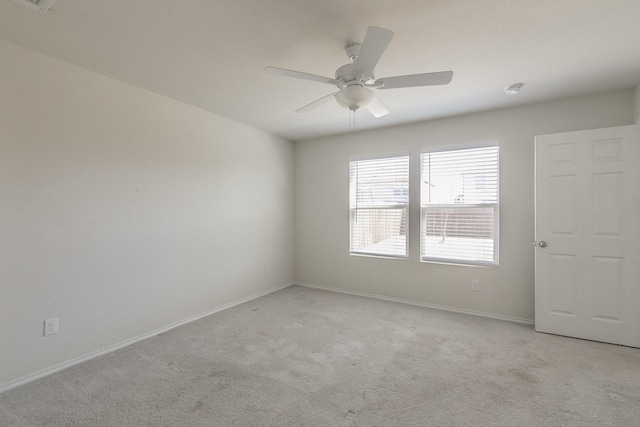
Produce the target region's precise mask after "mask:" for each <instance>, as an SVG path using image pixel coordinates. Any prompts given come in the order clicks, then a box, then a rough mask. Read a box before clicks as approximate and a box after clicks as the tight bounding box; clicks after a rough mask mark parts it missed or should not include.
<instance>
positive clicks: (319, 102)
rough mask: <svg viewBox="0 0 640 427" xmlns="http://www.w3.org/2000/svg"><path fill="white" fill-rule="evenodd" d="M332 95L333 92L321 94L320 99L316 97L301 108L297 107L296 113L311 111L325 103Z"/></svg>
mask: <svg viewBox="0 0 640 427" xmlns="http://www.w3.org/2000/svg"><path fill="white" fill-rule="evenodd" d="M334 95H335V93H330V94H329V95H327V96H323V97H322V98H320V99H316V100H315V101H313V102H312V103H311V104H307V105H305V106H304V107H302V108H298V109H297V110H296V113H306V112H307V111H311V110H313V109H314V108H317V107H319V106H321V105H322V104H326V103H327V102H329V101H330V100H331V97H332V96H334Z"/></svg>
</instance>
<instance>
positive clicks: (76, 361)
mask: <svg viewBox="0 0 640 427" xmlns="http://www.w3.org/2000/svg"><path fill="white" fill-rule="evenodd" d="M292 284H293V283H288V284H285V285H281V286H278V287H276V288H271V289H268V290H266V291H263V292H259V293H257V294H254V295H251V296H248V297H246V298H242V299H239V300H237V301H233V302H230V303H228V304H225V305H222V306H220V307H216V308H213V309H211V310H208V311H206V312H204V313H200V314H196V315H195V316H191V317H189V318H187V319H184V320H180V321H178V322H176V323H172V324H170V325H168V326H164V327H162V328H160V329H156V330H154V331H151V332H148V333H146V334H143V335H139V336H137V337H134V338H130V339H128V340H125V341H122V342H120V343H117V344H114V345H111V346H109V347H105V348H102V349H100V350H97V351H94V352H91V353H88V354H85V355H83V356H80V357H76V358H74V359H71V360H68V361H66V362H62V363H59V364H57V365H54V366H51V367H49V368H46V369H43V370H41V371H37V372H34V373H32V374H28V375H25V376H23V377H21V378H18V379H16V380H13V381H9V382H8V383H5V384H0V393H3V392H5V391H7V390H10V389H12V388H16V387H19V386H21V385H24V384H27V383H30V382H32V381H36V380H39V379H40V378H44V377H46V376H49V375H51V374H54V373H56V372H60V371H62V370H64V369H67V368H69V367H71V366H73V365H77V364H79V363H82V362H86V361H88V360H91V359H93V358H96V357H98V356H102V355H104V354H107V353H111V352H113V351H116V350H119V349H121V348H124V347H127V346H130V345H131V344H135V343H137V342H139V341H142V340H145V339H147V338H151V337H154V336H156V335H160V334H162V333H164V332H167V331H170V330H171V329H174V328H177V327H178V326H182V325H186V324H187V323H191V322H194V321H196V320H198V319H202V318H203V317H207V316H210V315H212V314H215V313H218V312H220V311H223V310H226V309H228V308H231V307H235V306H236V305H240V304H242V303H245V302H248V301H251V300H254V299H256V298H260V297H263V296H265V295H269V294H271V293H273V292H276V291H279V290H281V289H284V288H287V287H289V286H291V285H292Z"/></svg>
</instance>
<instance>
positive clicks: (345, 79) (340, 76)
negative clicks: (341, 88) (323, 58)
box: [336, 64, 375, 86]
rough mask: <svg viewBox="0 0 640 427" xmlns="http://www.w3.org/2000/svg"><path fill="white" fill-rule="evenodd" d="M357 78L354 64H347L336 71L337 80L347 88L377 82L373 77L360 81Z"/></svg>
mask: <svg viewBox="0 0 640 427" xmlns="http://www.w3.org/2000/svg"><path fill="white" fill-rule="evenodd" d="M356 77H357V76H354V75H353V64H345V65H343V66H342V67H340V68H338V69H337V70H336V80H338V81H339V82H340V83H342V84H344V85H346V86H352V85H359V86H363V85H364V84H365V83H369V82H372V81H373V80H375V79H374V78H373V76H363V77H362V78H361V79H360V80H356Z"/></svg>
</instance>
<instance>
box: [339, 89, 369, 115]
mask: <svg viewBox="0 0 640 427" xmlns="http://www.w3.org/2000/svg"><path fill="white" fill-rule="evenodd" d="M335 97H336V101H338V104H340V105H341V106H343V107H344V108H348V109H349V110H351V111H356V110H359V109H361V108H363V107H366V106H367V104H369V102H371V100H372V99H373V91H372V90H371V89H368V88H366V87H360V86H352V87H348V88H345V89H342V90H341V91H339V92H338V93H336V94H335Z"/></svg>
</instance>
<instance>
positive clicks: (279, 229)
mask: <svg viewBox="0 0 640 427" xmlns="http://www.w3.org/2000/svg"><path fill="white" fill-rule="evenodd" d="M0 94H1V96H0V219H1V220H0V242H2V244H1V245H0V360H1V361H2V362H1V363H0V388H2V386H3V385H5V387H6V386H7V384H11V383H15V382H16V381H18V380H20V379H21V378H26V377H28V376H30V375H33V374H34V373H38V372H40V371H42V370H47V369H49V368H51V367H55V366H57V365H59V364H64V363H66V362H68V361H70V360H73V359H75V358H78V357H82V356H84V355H87V354H91V353H93V352H96V351H99V350H100V349H104V348H108V347H109V346H113V345H116V344H118V343H122V342H125V341H127V340H130V339H132V338H135V337H138V336H142V335H144V334H147V333H149V332H150V331H154V330H157V329H160V328H163V327H166V326H167V325H171V324H173V323H176V322H180V321H182V320H184V319H188V318H190V317H193V316H196V315H198V314H200V313H204V312H207V311H209V310H212V309H214V308H216V307H220V306H222V305H225V304H228V303H231V302H233V301H237V300H240V299H243V298H246V297H249V296H252V295H256V294H259V293H262V292H266V291H268V290H270V289H274V288H277V287H280V286H282V285H285V284H289V283H291V282H292V281H293V278H294V277H293V274H294V268H293V260H294V256H293V229H292V227H291V224H292V223H293V213H294V210H293V207H294V206H293V191H294V186H293V144H292V143H291V142H289V141H285V140H283V139H280V138H277V137H274V136H272V135H269V134H267V133H264V132H262V131H259V130H256V129H254V128H251V127H248V126H245V125H242V124H239V123H237V122H234V121H230V120H227V119H225V118H222V117H219V116H216V115H213V114H210V113H207V112H204V111H202V110H198V109H196V108H193V107H190V106H187V105H185V104H181V103H179V102H176V101H173V100H170V99H168V98H164V97H161V96H158V95H156V94H153V93H150V92H147V91H144V90H141V89H138V88H136V87H133V86H130V85H127V84H123V83H120V82H117V81H114V80H111V79H108V78H106V77H103V76H100V75H98V74H94V73H91V72H88V71H86V70H83V69H80V68H77V67H74V66H71V65H69V64H66V63H63V62H60V61H57V60H53V59H51V58H49V57H46V56H43V55H40V54H37V53H34V52H32V51H28V50H25V49H23V48H20V47H17V46H15V45H11V44H8V43H6V42H0ZM266 265H270V266H271V274H270V275H268V276H267V275H265V267H266ZM51 317H59V318H60V333H59V334H58V335H54V336H50V337H46V338H44V337H43V336H42V335H43V324H42V322H43V320H44V319H47V318H51Z"/></svg>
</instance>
